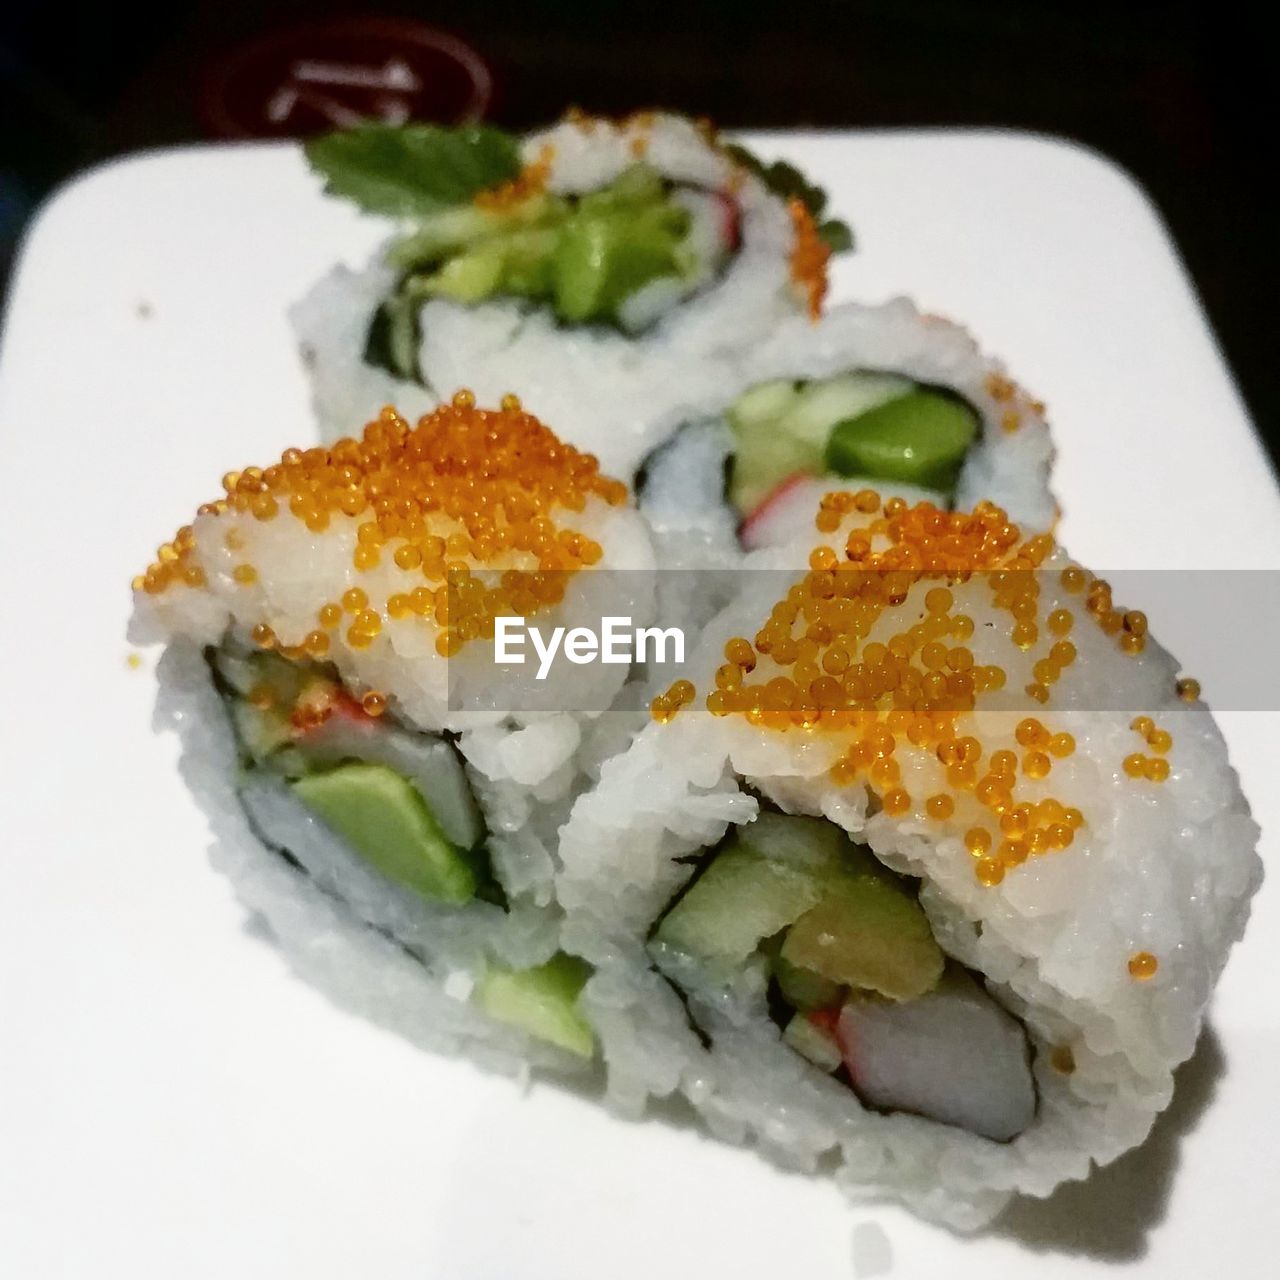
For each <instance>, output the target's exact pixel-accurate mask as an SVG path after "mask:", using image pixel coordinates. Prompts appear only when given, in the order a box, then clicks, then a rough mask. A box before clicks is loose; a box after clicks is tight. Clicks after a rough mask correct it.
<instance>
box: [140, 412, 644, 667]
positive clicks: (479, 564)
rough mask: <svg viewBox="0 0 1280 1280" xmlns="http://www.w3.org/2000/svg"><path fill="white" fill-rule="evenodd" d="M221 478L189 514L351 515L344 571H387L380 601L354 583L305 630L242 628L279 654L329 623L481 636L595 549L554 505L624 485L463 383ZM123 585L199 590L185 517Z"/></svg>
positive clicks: (365, 642) (545, 600)
mask: <svg viewBox="0 0 1280 1280" xmlns="http://www.w3.org/2000/svg"><path fill="white" fill-rule="evenodd" d="M223 488H224V490H225V494H224V496H223V497H221V498H218V499H216V500H215V501H213V502H209V503H205V504H204V505H203V506H202V507H201V508H200V510H199V513H198V514H199V515H200V516H202V517H208V516H213V517H237V516H238V517H241V518H244V517H248V518H251V519H252V520H254V521H262V522H266V521H271V520H276V519H285V520H296V521H298V522H300V523H302V524H305V525H306V527H307V529H309V530H310V531H311V532H312V533H316V534H320V533H324V532H325V530H327V529H328V528H329V527H330V525H331V524H332V523H333V522H334V521H335V520H347V521H352V522H358V523H356V526H355V534H356V545H355V550H354V552H353V556H352V562H353V565H354V567H355V569H356V570H357V571H358V572H362V573H367V572H371V571H373V570H375V569H377V568H379V566H383V567H392V566H394V569H395V571H396V578H397V579H398V585H399V586H400V590H397V591H393V592H390V593H389V594H385V595H384V596H383V597H382V598H379V599H375V598H372V597H371V596H370V594H369V592H368V591H366V590H365V588H363V587H359V586H355V587H351V588H349V589H348V590H347V591H345V592H344V593H343V594H342V596H341V597H340V599H337V600H328V601H323V600H322V601H321V602H319V603H318V606H317V609H316V615H315V626H314V628H313V629H311V630H309V631H308V632H307V633H306V634H305V635H299V636H296V637H291V638H288V639H286V638H283V637H278V636H277V635H276V634H275V632H274V631H273V630H272V628H271V627H270V626H269V625H268V624H267V623H266V622H265V621H262V622H259V623H257V624H256V625H254V626H253V627H252V629H251V636H252V638H253V641H254V643H256V644H257V645H259V646H260V647H262V648H277V647H278V648H280V650H281V652H282V653H283V654H284V656H286V657H289V658H303V657H310V658H323V657H324V656H325V655H326V654H327V653H328V652H329V649H330V644H331V641H330V635H331V634H332V633H333V632H335V631H338V630H339V629H341V628H343V627H345V638H346V641H347V643H348V644H349V645H350V646H352V647H353V648H356V649H363V648H367V647H368V646H369V645H371V644H372V643H373V642H374V640H375V639H376V637H377V636H378V635H379V634H380V633H381V631H382V629H383V626H384V623H385V621H386V620H387V619H389V618H390V619H412V618H418V619H421V620H423V621H424V622H426V623H428V624H430V625H433V626H435V627H436V628H438V634H437V636H436V641H435V644H436V649H437V651H438V652H439V653H441V654H442V655H445V656H448V655H449V654H452V653H455V652H457V650H458V649H459V648H460V647H461V646H462V645H463V644H465V643H466V642H467V641H468V640H472V639H475V638H478V637H480V636H491V635H492V634H493V619H494V618H496V617H498V616H503V615H524V616H527V615H529V614H532V613H535V612H537V611H538V610H539V609H541V608H544V607H547V606H549V605H551V604H553V603H555V602H556V601H558V600H559V599H560V598H562V596H563V592H564V579H565V577H566V575H568V574H572V573H575V572H577V571H578V570H580V569H582V568H583V567H586V566H590V565H593V564H595V563H596V562H597V561H598V560H599V559H600V556H601V554H602V551H601V547H600V545H599V543H597V542H595V541H594V540H593V539H591V538H589V537H586V536H585V535H583V534H582V533H579V532H577V531H576V530H574V529H572V528H569V527H565V526H563V525H561V524H559V523H557V516H558V515H559V514H560V513H561V512H570V513H571V512H576V511H582V510H583V508H584V507H585V505H586V502H587V500H588V499H589V498H591V497H597V498H600V499H603V500H604V501H605V502H607V503H609V504H611V505H618V504H620V503H622V502H624V501H625V500H626V496H627V488H626V486H625V485H624V484H622V483H621V482H620V481H617V480H613V479H610V478H609V477H607V476H603V475H601V474H600V468H599V464H598V462H597V461H596V459H595V458H594V457H593V456H592V455H590V454H585V453H580V452H578V450H576V449H574V448H573V447H572V446H570V445H567V444H564V443H562V442H561V441H560V440H559V438H558V437H557V436H556V435H555V434H554V433H553V432H552V431H551V430H550V429H548V428H547V427H545V426H543V424H542V423H541V422H539V421H538V420H537V419H536V418H535V417H533V416H532V415H531V414H529V413H526V412H525V411H524V410H523V409H522V408H521V405H520V402H519V400H518V399H517V398H516V397H515V396H507V397H506V398H505V399H504V400H503V402H502V407H501V409H498V410H488V409H479V408H477V407H476V405H475V397H474V396H473V395H472V394H471V392H469V391H465V390H464V391H459V392H458V393H457V395H455V396H454V397H453V401H452V403H451V404H447V405H442V406H441V407H440V408H438V409H435V410H433V411H432V412H431V413H429V414H428V415H427V416H426V417H424V418H422V419H421V420H420V421H419V423H418V425H417V426H416V427H410V426H409V424H408V423H407V422H406V421H405V420H404V419H403V418H401V417H400V416H399V415H398V414H397V413H395V411H394V410H391V409H385V410H383V412H382V414H381V416H380V417H378V418H377V419H376V420H374V421H373V422H371V423H369V425H368V426H366V427H365V430H364V434H363V436H362V438H361V439H359V440H355V439H342V440H338V441H337V442H335V443H334V444H333V445H331V446H329V447H328V448H320V447H316V448H311V449H306V450H301V449H287V450H285V452H284V454H283V455H282V457H281V459H280V461H279V462H278V463H275V464H273V465H271V466H268V467H266V468H258V467H249V468H246V469H245V470H244V471H234V472H229V473H228V474H227V475H226V476H224V477H223ZM223 541H224V545H226V546H228V547H231V548H233V549H235V548H237V547H239V546H242V545H243V542H244V537H243V534H242V532H241V530H240V529H239V528H236V527H235V526H234V525H232V527H231V528H229V529H228V530H227V532H226V535H225V537H224V540H223ZM257 577H258V573H257V568H256V566H254V565H253V564H252V563H250V562H248V561H244V562H242V563H241V564H239V565H237V566H236V567H235V569H234V570H233V571H232V578H233V580H234V581H235V582H237V583H240V584H241V585H243V586H246V587H248V586H250V585H251V584H252V583H253V582H255V581H256V580H257ZM133 585H134V589H135V590H139V591H144V592H146V593H147V594H149V595H159V594H161V593H162V592H165V591H168V590H170V589H171V588H174V587H180V586H185V587H189V588H193V589H197V590H199V589H206V588H207V583H206V581H205V575H204V572H203V570H202V569H201V567H200V565H199V563H198V560H197V556H196V531H195V528H194V527H193V526H192V525H185V526H184V527H183V528H181V529H179V530H178V533H177V534H176V536H175V537H174V539H173V541H172V542H168V543H165V545H164V546H162V547H161V548H160V549H159V551H158V553H157V556H156V560H155V562H154V563H153V564H151V565H150V566H149V567H148V568H147V570H146V572H145V573H143V574H140V575H139V576H138V577H137V578H135V579H134V584H133Z"/></svg>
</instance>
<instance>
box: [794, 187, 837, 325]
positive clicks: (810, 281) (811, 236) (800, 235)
mask: <svg viewBox="0 0 1280 1280" xmlns="http://www.w3.org/2000/svg"><path fill="white" fill-rule="evenodd" d="M787 211H788V212H789V213H790V214H791V225H792V227H793V228H794V230H795V233H796V238H795V243H794V245H793V246H792V249H791V280H792V283H793V284H795V286H796V287H797V288H798V289H799V290H800V291H801V293H802V294H803V295H804V298H805V302H806V305H807V306H808V308H809V316H810V318H811V319H814V320H816V319H817V318H818V317H819V316H820V315H821V314H822V303H823V300H824V299H825V298H826V296H827V263H828V261H829V260H830V258H831V247H830V246H829V245H828V244H827V242H826V241H825V240H823V238H822V237H821V236H820V235H819V234H818V224H817V223H816V222H815V221H814V217H813V214H812V213H810V212H809V207H808V206H807V205H806V204H805V202H804V201H803V200H801V199H800V197H799V196H793V197H792V198H791V199H790V200H789V201H787Z"/></svg>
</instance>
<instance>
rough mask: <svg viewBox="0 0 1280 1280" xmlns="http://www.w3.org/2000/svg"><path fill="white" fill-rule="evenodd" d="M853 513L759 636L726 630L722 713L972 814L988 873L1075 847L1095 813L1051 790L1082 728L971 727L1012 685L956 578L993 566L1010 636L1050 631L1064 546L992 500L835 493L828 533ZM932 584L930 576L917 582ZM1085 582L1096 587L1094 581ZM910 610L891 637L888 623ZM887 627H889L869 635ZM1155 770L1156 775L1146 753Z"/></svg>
mask: <svg viewBox="0 0 1280 1280" xmlns="http://www.w3.org/2000/svg"><path fill="white" fill-rule="evenodd" d="M854 516H856V517H859V518H858V519H857V520H851V519H850V518H851V517H854ZM849 523H851V524H852V525H853V528H852V531H851V532H850V533H849V534H848V535H847V537H846V538H845V539H844V540H843V546H842V548H841V549H840V550H837V545H838V544H839V542H840V539H839V537H838V536H837V537H836V538H835V539H834V542H835V543H836V544H837V545H820V546H818V547H817V548H815V549H814V551H813V552H812V554H811V556H810V559H809V570H808V572H807V573H806V574H805V575H804V576H803V577H802V578H800V579H799V580H798V581H795V582H793V584H792V585H791V586H790V588H789V589H788V591H787V593H786V595H785V596H783V597H782V599H780V600H778V601H776V602H775V603H774V604H773V606H772V608H771V609H770V611H769V614H768V617H767V618H766V619H765V620H764V622H763V624H762V625H761V627H760V629H759V630H758V631H757V632H756V633H755V635H754V636H753V637H750V638H749V637H747V636H734V637H732V638H730V639H729V640H728V641H727V642H726V644H725V646H724V650H723V655H724V659H725V661H724V664H723V665H721V666H720V667H719V668H717V670H716V672H715V688H714V689H713V690H711V691H710V692H709V693H708V694H707V695H706V700H705V701H706V707H707V709H708V710H709V711H711V712H712V713H713V714H714V715H717V716H732V715H736V716H741V717H743V718H744V719H746V720H747V721H748V722H749V723H750V724H753V725H757V726H759V727H761V728H763V729H769V730H774V731H778V732H787V731H793V730H800V731H804V732H831V733H839V734H840V735H841V740H840V745H839V752H840V754H839V755H838V756H837V758H836V759H835V761H834V762H833V763H832V765H831V766H830V777H831V779H832V781H834V782H835V783H836V784H837V785H839V786H855V785H862V786H864V787H866V788H867V789H868V790H869V791H870V792H872V793H873V794H874V795H875V797H876V798H877V804H878V808H879V811H881V812H883V813H884V814H887V815H888V816H890V817H899V816H904V815H907V814H910V813H915V815H916V816H917V817H919V816H921V813H923V817H924V819H925V820H927V821H930V822H937V823H951V822H954V823H955V824H957V831H958V833H959V832H962V833H963V840H964V844H965V846H966V848H967V849H968V850H969V852H970V853H971V854H972V855H973V857H974V873H975V875H976V877H977V879H978V880H979V882H980V883H982V884H984V885H988V886H994V885H997V884H999V883H1001V881H1002V880H1003V879H1004V877H1005V874H1006V873H1007V872H1008V871H1009V870H1011V869H1012V868H1015V867H1018V866H1020V865H1022V864H1023V863H1025V862H1027V861H1028V860H1029V859H1031V858H1036V857H1040V856H1043V855H1046V854H1051V853H1054V852H1057V851H1060V850H1063V849H1066V848H1068V847H1070V846H1071V845H1072V844H1073V843H1074V841H1075V839H1076V832H1077V830H1078V829H1079V828H1080V827H1081V826H1082V825H1083V824H1084V815H1083V814H1082V813H1081V812H1080V811H1079V810H1078V809H1074V808H1068V807H1067V806H1065V805H1064V804H1063V803H1062V802H1061V801H1060V800H1058V799H1056V798H1055V797H1053V796H1045V795H1044V794H1043V790H1044V787H1045V786H1047V785H1049V784H1048V782H1047V780H1048V779H1049V778H1050V777H1051V775H1052V773H1053V770H1054V768H1055V766H1056V764H1057V762H1059V761H1065V760H1067V759H1069V758H1070V757H1071V756H1072V755H1074V753H1075V751H1076V741H1075V738H1074V737H1073V736H1072V735H1071V734H1070V733H1065V732H1055V731H1054V729H1053V728H1052V727H1051V726H1050V725H1048V724H1046V723H1044V722H1043V721H1042V720H1041V719H1039V718H1037V717H1035V716H1027V717H1025V718H1023V719H1022V720H1021V721H1019V722H1018V724H1017V726H1016V729H1015V731H1014V735H1013V736H1014V741H1015V743H1016V745H1017V748H1018V750H1017V751H1014V750H1009V749H1008V748H1007V746H1006V745H1005V743H989V742H987V741H984V739H983V738H981V737H979V736H975V735H974V734H973V733H965V732H964V728H965V727H966V719H965V718H966V717H967V716H969V715H970V713H972V712H974V711H975V710H976V709H977V708H978V707H979V703H980V701H981V700H982V699H983V698H984V696H985V695H987V694H989V693H993V692H995V691H997V690H999V689H1001V688H1002V687H1003V686H1004V684H1005V682H1006V673H1005V671H1004V669H1003V668H1002V667H1000V666H998V665H990V666H989V665H984V664H980V663H978V662H977V661H976V659H975V655H974V651H973V649H972V648H971V647H970V644H969V641H970V640H971V638H972V636H973V633H974V622H973V619H972V618H971V617H970V616H969V615H968V614H965V613H962V612H959V611H958V610H959V609H960V608H961V604H960V603H959V602H958V601H957V598H956V592H955V590H954V588H955V587H956V586H957V585H959V584H963V583H965V582H968V581H970V580H971V579H972V578H973V576H974V575H975V574H976V573H981V574H982V581H983V582H984V583H985V585H986V587H987V589H988V590H989V592H990V596H991V603H992V604H993V606H994V607H995V608H996V609H997V610H999V611H1002V612H1004V613H1006V614H1007V615H1008V638H1009V640H1010V643H1011V644H1013V643H1016V642H1015V640H1014V633H1015V632H1017V631H1018V629H1019V628H1033V629H1035V630H1036V631H1037V633H1039V630H1040V623H1041V621H1042V620H1043V618H1042V615H1043V614H1044V613H1045V612H1046V610H1045V608H1044V606H1042V603H1041V600H1040V582H1039V576H1040V575H1038V574H1037V573H1036V572H1034V571H1035V570H1036V569H1038V568H1039V567H1040V566H1041V565H1043V564H1044V562H1045V561H1046V560H1047V559H1048V558H1049V557H1050V556H1051V555H1052V554H1053V553H1054V550H1055V542H1054V539H1053V538H1052V537H1051V536H1050V535H1048V534H1038V535H1035V536H1033V537H1026V538H1024V536H1023V535H1022V534H1021V532H1020V531H1019V530H1018V528H1017V527H1016V526H1015V525H1014V524H1012V523H1011V522H1010V521H1009V519H1008V517H1007V515H1006V514H1005V512H1004V511H1002V510H1001V509H1000V508H999V507H996V506H995V505H993V504H991V503H981V504H979V505H978V507H976V508H975V509H974V511H973V512H971V513H965V512H949V511H942V510H939V509H938V508H937V507H935V506H933V505H932V504H930V503H927V502H926V503H921V504H919V505H917V506H914V507H908V506H907V504H906V502H904V501H903V500H902V499H900V498H891V499H889V500H888V501H882V500H881V498H880V496H879V495H878V494H877V493H875V492H874V491H872V490H862V491H859V492H856V493H829V494H827V495H825V496H824V497H823V498H822V500H821V503H820V506H819V510H818V513H817V517H816V519H815V524H816V525H817V527H818V528H819V530H820V531H822V532H824V533H827V534H836V533H837V531H838V530H839V529H841V528H842V527H845V526H846V524H849ZM921 583H928V584H930V585H929V586H928V589H927V590H926V591H924V592H923V593H920V592H914V593H913V588H914V587H916V586H917V585H918V584H921ZM1064 585H1065V584H1064ZM1078 585H1079V589H1083V588H1084V586H1085V583H1084V581H1083V578H1082V580H1081V582H1080V583H1079V584H1078ZM1068 589H1071V588H1068ZM909 600H910V603H909V604H908V601H909ZM922 604H923V610H922V609H921V605H922ZM904 606H905V607H904ZM899 610H900V612H897V611H899ZM1061 612H1063V610H1062V609H1061V608H1058V607H1055V608H1054V609H1053V610H1052V613H1053V614H1054V615H1055V616H1056V615H1057V614H1058V613H1061ZM899 617H900V618H901V622H900V623H899V625H898V627H897V629H896V630H895V631H893V632H891V633H887V632H886V630H885V628H884V623H885V621H888V622H889V623H890V624H892V623H894V622H895V621H896V620H897V619H898V618H899ZM1045 629H1046V631H1048V630H1049V629H1048V628H1047V627H1046V628H1045ZM1069 630H1070V627H1069V626H1064V625H1062V622H1061V619H1059V620H1058V623H1057V625H1056V626H1055V627H1054V628H1053V629H1052V631H1051V632H1050V633H1049V634H1048V635H1047V636H1046V638H1045V641H1044V643H1045V644H1046V645H1047V646H1048V647H1047V653H1046V656H1045V657H1044V658H1043V659H1039V660H1037V662H1036V666H1037V667H1040V666H1041V664H1042V663H1044V664H1048V665H1047V666H1045V667H1044V668H1043V669H1042V671H1041V673H1040V674H1041V675H1042V678H1043V679H1044V680H1046V681H1047V682H1048V685H1052V683H1054V682H1055V681H1056V680H1057V679H1058V678H1059V676H1060V675H1061V674H1062V672H1063V671H1064V670H1065V669H1066V668H1067V667H1069V666H1070V665H1071V664H1072V663H1074V662H1075V660H1076V649H1075V646H1074V645H1073V644H1071V643H1070V642H1069V641H1063V640H1060V639H1057V640H1055V639H1053V638H1052V637H1053V636H1054V635H1057V636H1062V635H1065V634H1066V633H1067V631H1069ZM872 634H875V635H877V636H879V637H883V639H876V640H870V639H868V637H869V636H871V635H872ZM1048 685H1046V687H1045V700H1048V699H1049V696H1050V695H1049V692H1048ZM680 705H683V704H680V703H677V702H676V701H675V700H673V699H672V697H671V695H670V693H668V694H666V695H662V696H661V697H659V698H658V699H655V702H654V705H653V707H652V708H651V710H652V714H653V717H654V719H656V720H659V721H664V722H665V721H666V720H669V719H670V718H671V717H672V716H673V715H674V714H676V712H677V711H678V710H679V706H680ZM1005 742H1007V739H1006V740H1005ZM996 747H998V749H993V748H996ZM916 753H923V755H921V754H916ZM929 757H934V760H935V763H934V764H933V765H932V766H931V768H932V769H933V770H935V771H937V772H936V776H937V778H938V780H939V782H941V784H942V785H941V787H939V786H938V785H937V784H936V783H935V784H928V783H926V788H927V789H926V790H923V791H921V792H919V793H918V794H917V795H913V794H912V791H911V789H910V788H908V787H907V786H906V785H904V782H905V777H906V773H905V771H906V769H907V768H908V767H911V768H913V769H916V768H917V767H918V768H927V767H929V766H928V764H927V762H928V761H929ZM1141 774H1142V776H1143V777H1150V776H1151V775H1150V774H1149V773H1148V772H1147V765H1146V762H1145V760H1144V763H1143V765H1142V769H1141ZM1029 790H1030V791H1031V793H1032V795H1033V796H1034V797H1035V798H1034V799H1029V798H1027V793H1028V791H1029Z"/></svg>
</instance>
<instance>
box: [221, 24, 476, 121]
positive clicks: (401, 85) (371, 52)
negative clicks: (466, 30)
mask: <svg viewBox="0 0 1280 1280" xmlns="http://www.w3.org/2000/svg"><path fill="white" fill-rule="evenodd" d="M492 96H493V76H492V73H491V72H490V70H489V67H488V65H487V64H486V63H485V61H484V59H483V58H481V57H480V55H479V54H478V53H476V51H475V50H474V49H472V48H471V46H470V45H468V44H466V43H464V42H463V41H462V40H459V39H458V38H457V37H456V36H452V35H449V34H448V33H447V32H444V31H437V30H436V29H435V28H433V27H428V26H423V25H422V24H420V23H416V22H406V21H401V20H399V19H395V18H338V19H334V20H333V21H329V22H315V23H307V24H305V25H303V26H296V27H283V28H280V29H279V30H276V31H269V32H267V33H265V34H264V35H261V36H259V37H257V38H256V39H254V40H252V41H250V42H249V43H247V44H243V45H241V46H239V48H237V49H234V50H232V51H231V53H229V54H227V55H225V56H224V57H223V58H222V59H221V60H220V61H219V62H218V63H217V64H216V65H215V66H214V67H213V68H212V69H211V70H210V73H209V75H208V77H207V78H206V82H205V85H204V91H203V93H202V95H201V101H200V111H201V115H202V116H203V118H204V122H205V126H206V127H207V128H208V130H209V132H210V133H213V134H215V135H216V136H218V137H223V138H296V137H299V136H302V135H306V134H310V133H321V132H324V131H326V130H329V129H341V128H346V127H347V126H349V125H352V124H356V123H357V122H359V121H361V120H367V119H375V120H385V121H387V122H388V123H391V124H402V123H404V122H405V121H406V120H432V121H437V122H439V123H442V124H461V123H465V122H467V121H471V120H479V119H481V118H483V116H484V114H485V112H486V111H487V110H488V107H489V103H490V100H491V99H492Z"/></svg>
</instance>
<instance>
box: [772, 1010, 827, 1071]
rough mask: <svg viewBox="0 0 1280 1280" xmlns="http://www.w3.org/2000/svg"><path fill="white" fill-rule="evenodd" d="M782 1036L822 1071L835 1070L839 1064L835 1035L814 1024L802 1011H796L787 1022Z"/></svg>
mask: <svg viewBox="0 0 1280 1280" xmlns="http://www.w3.org/2000/svg"><path fill="white" fill-rule="evenodd" d="M782 1038H783V1040H784V1041H786V1043H787V1044H789V1045H790V1046H791V1047H792V1048H793V1049H794V1050H795V1051H796V1052H797V1053H798V1054H799V1055H800V1056H801V1057H802V1058H808V1060H809V1061H810V1062H812V1063H813V1065H814V1066H815V1067H821V1068H822V1070H823V1071H827V1072H831V1071H835V1070H837V1069H838V1068H839V1066H840V1061H841V1059H840V1044H839V1041H837V1040H836V1038H835V1036H833V1035H830V1034H829V1033H827V1032H826V1031H823V1030H822V1028H821V1027H817V1026H815V1025H814V1024H813V1023H812V1022H810V1021H809V1019H808V1017H807V1016H806V1015H805V1014H803V1013H797V1014H796V1016H795V1017H794V1018H792V1019H791V1021H790V1022H788V1023H787V1025H786V1027H785V1029H784V1030H783V1032H782Z"/></svg>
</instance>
